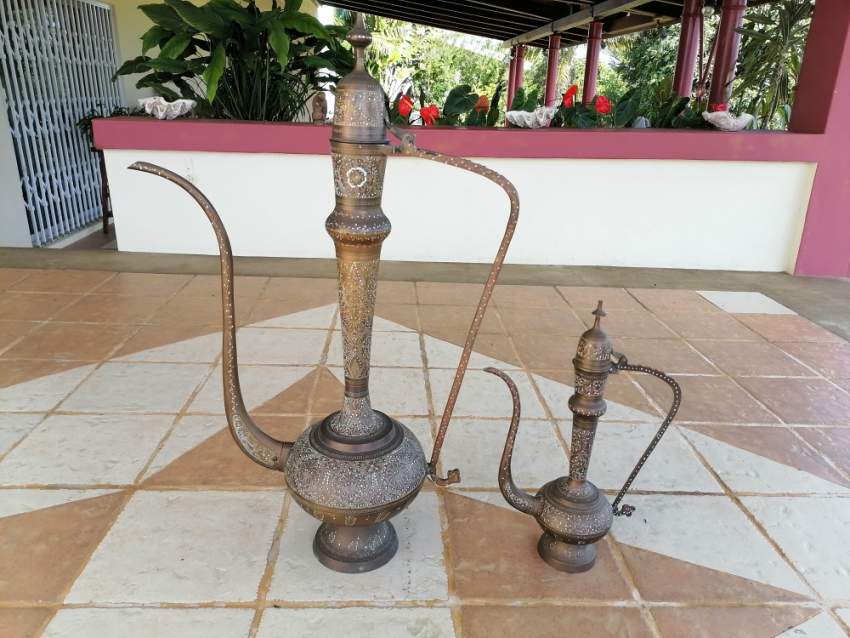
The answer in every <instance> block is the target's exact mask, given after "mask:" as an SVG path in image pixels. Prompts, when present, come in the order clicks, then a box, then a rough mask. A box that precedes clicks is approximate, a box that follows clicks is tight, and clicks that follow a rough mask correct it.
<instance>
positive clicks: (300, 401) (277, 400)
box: [253, 368, 342, 414]
mask: <svg viewBox="0 0 850 638" xmlns="http://www.w3.org/2000/svg"><path fill="white" fill-rule="evenodd" d="M316 377H319V379H318V381H321V382H322V386H323V387H322V390H321V393H320V398H319V401H318V403H319V404H324V403H326V402H329V401H330V400H331V396H332V395H333V396H334V397H335V398H336V401H334V405H335V406H336V407H335V409H337V410H338V409H339V407H340V403H341V397H342V391H341V390H340V388H342V384H341V383H340V382H339V381H337V380H336V377H334V376H333V375H332V374H331V373H330V372H328V369H327V368H316V369H315V370H313V371H312V372H310V373H309V374H308V375H306V376H305V377H303V378H302V379H300V380H299V381H296V382H295V383H293V384H292V385H291V386H289V387H288V388H286V389H285V390H282V391H281V392H280V393H279V394H278V395H277V396H274V397H272V398H270V399H268V400H267V401H265V402H264V403H263V404H262V405H260V406H258V407H256V408H254V409H253V411H254V412H256V413H258V414H259V413H267V414H307V413H308V411H309V406H310V399H311V397H312V396H313V389H314V387H315V386H316V383H317V378H316ZM328 386H330V388H331V389H329V388H328ZM334 390H337V391H339V392H338V393H336V392H334ZM317 409H318V408H317ZM313 413H314V414H320V413H321V412H313Z"/></svg>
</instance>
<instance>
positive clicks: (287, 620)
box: [257, 607, 455, 638]
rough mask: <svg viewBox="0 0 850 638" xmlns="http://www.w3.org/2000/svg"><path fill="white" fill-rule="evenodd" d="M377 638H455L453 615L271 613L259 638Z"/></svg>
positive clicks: (416, 611) (433, 610) (414, 611)
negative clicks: (347, 637)
mask: <svg viewBox="0 0 850 638" xmlns="http://www.w3.org/2000/svg"><path fill="white" fill-rule="evenodd" d="M338 635H345V636H352V637H354V636H371V637H374V638H404V637H410V638H454V635H455V633H454V627H453V626H452V615H451V611H449V610H448V609H445V608H439V607H428V608H411V609H376V608H368V607H354V608H348V609H268V610H267V611H266V612H265V613H264V614H263V619H262V621H261V622H260V631H259V633H258V634H257V638H278V637H279V636H298V637H299V638H330V637H331V636H338Z"/></svg>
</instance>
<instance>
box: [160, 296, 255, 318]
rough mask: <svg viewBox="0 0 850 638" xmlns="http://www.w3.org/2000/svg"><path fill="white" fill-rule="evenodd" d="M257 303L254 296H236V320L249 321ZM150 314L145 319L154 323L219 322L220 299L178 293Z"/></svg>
mask: <svg viewBox="0 0 850 638" xmlns="http://www.w3.org/2000/svg"><path fill="white" fill-rule="evenodd" d="M256 303H257V299H256V297H236V299H235V305H236V321H237V322H238V323H240V324H245V323H248V322H249V321H251V319H250V317H251V311H252V310H253V308H254V305H255V304H256ZM157 307H158V308H159V309H158V310H156V312H154V313H153V314H152V315H147V316H146V320H147V321H148V322H150V323H155V324H175V323H190V324H202V325H211V324H216V323H219V324H220V323H221V301H220V300H219V299H218V298H217V297H215V296H213V295H208V296H197V297H192V296H186V297H184V296H182V295H179V296H177V297H175V298H174V299H172V300H171V301H168V302H166V303H165V304H160V305H159V306H157Z"/></svg>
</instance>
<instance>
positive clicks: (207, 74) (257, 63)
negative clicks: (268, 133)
mask: <svg viewBox="0 0 850 638" xmlns="http://www.w3.org/2000/svg"><path fill="white" fill-rule="evenodd" d="M300 6H301V1H300V0H287V2H286V4H285V6H284V7H281V6H280V5H279V4H278V2H277V0H272V8H271V9H270V10H268V11H261V10H260V9H259V8H258V7H257V5H256V1H255V0H247V2H245V3H242V2H238V1H237V0H209V2H207V3H206V4H205V5H202V6H196V5H194V4H192V3H191V2H188V1H187V0H165V1H164V3H163V4H144V5H140V6H139V9H141V11H142V12H143V13H144V14H145V15H146V16H147V17H148V18H150V20H151V21H152V22H153V23H154V26H152V27H151V28H150V29H149V30H148V31H147V32H145V34H144V35H143V36H142V55H141V56H139V57H136V58H134V59H132V60H128V61H127V62H125V63H124V64H123V65H122V66H121V67H120V68H119V69H118V71H117V72H116V75H129V74H134V73H144V74H145V75H144V76H143V77H142V78H141V79H140V80H139V81H138V82H137V83H136V86H137V87H138V88H145V87H149V88H151V89H153V90H154V92H156V93H157V94H158V95H161V96H163V97H165V98H166V99H169V100H175V99H177V98H179V97H183V98H188V99H193V100H195V101H197V103H198V107H197V108H196V113H197V114H198V115H200V116H204V117H215V118H228V119H244V120H269V121H289V120H293V119H295V118H296V117H297V116H298V115H299V114H302V113H305V112H306V105H307V102H308V100H309V99H310V97H312V95H313V94H314V93H315V92H316V91H318V90H320V89H322V88H326V87H327V86H329V85H330V84H332V83H334V82H335V81H336V80H337V79H338V78H339V76H340V75H342V74H344V73H346V72H347V71H348V70H350V68H351V67H352V64H353V59H352V55H351V52H350V50H349V49H348V48H347V47H345V46H344V45H343V38H344V35H345V31H346V30H345V28H344V27H337V26H330V27H326V26H324V25H322V24H321V23H320V22H319V21H318V20H316V18H314V17H313V16H311V15H309V14H306V13H302V12H301V11H299V9H300ZM153 49H158V53H157V55H156V56H155V57H152V56H150V55H148V53H149V52H150V51H151V50H153Z"/></svg>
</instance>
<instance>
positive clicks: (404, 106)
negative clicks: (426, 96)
mask: <svg viewBox="0 0 850 638" xmlns="http://www.w3.org/2000/svg"><path fill="white" fill-rule="evenodd" d="M412 110H413V100H411V99H410V96H408V95H402V96H401V99H400V100H399V101H398V112H399V115H401V116H402V117H407V116H408V115H410V112H411V111H412Z"/></svg>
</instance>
